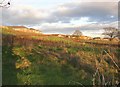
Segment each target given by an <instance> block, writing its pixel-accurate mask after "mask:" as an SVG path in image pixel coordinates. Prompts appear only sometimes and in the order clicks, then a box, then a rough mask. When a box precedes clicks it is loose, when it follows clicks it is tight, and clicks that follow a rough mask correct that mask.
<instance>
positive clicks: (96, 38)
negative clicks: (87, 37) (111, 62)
mask: <svg viewBox="0 0 120 87" xmlns="http://www.w3.org/2000/svg"><path fill="white" fill-rule="evenodd" d="M93 40H101V38H100V37H94V38H93Z"/></svg>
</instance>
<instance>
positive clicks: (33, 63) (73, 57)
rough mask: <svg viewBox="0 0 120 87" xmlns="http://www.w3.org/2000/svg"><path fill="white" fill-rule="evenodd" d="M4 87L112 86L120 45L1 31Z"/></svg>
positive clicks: (119, 79)
mask: <svg viewBox="0 0 120 87" xmlns="http://www.w3.org/2000/svg"><path fill="white" fill-rule="evenodd" d="M1 33H2V71H3V75H2V76H3V77H2V78H3V85H81V86H86V85H115V84H117V83H119V82H120V74H119V72H120V68H119V67H120V65H119V64H120V56H119V54H120V48H119V46H120V44H119V43H116V42H111V41H95V40H81V39H79V38H76V39H72V38H66V37H62V38H60V37H57V36H45V35H41V34H35V33H32V34H31V33H24V32H17V31H15V30H13V29H12V28H9V29H6V28H3V29H2V32H1Z"/></svg>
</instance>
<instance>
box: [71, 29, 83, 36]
mask: <svg viewBox="0 0 120 87" xmlns="http://www.w3.org/2000/svg"><path fill="white" fill-rule="evenodd" d="M72 35H73V36H82V32H80V31H79V30H75V32H74V33H73V34H72Z"/></svg>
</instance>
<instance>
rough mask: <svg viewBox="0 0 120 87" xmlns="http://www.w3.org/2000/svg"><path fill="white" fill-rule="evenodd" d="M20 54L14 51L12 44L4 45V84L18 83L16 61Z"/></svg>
mask: <svg viewBox="0 0 120 87" xmlns="http://www.w3.org/2000/svg"><path fill="white" fill-rule="evenodd" d="M17 58H18V56H16V55H14V53H13V52H12V46H3V47H2V85H17V82H18V81H17V70H16V67H15V62H16V60H17Z"/></svg>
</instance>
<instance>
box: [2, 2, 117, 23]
mask: <svg viewBox="0 0 120 87" xmlns="http://www.w3.org/2000/svg"><path fill="white" fill-rule="evenodd" d="M59 8H60V9H61V10H59ZM62 8H65V9H62ZM117 8H118V6H117V2H84V3H66V4H63V5H60V6H58V7H56V8H53V9H52V10H53V11H51V10H41V9H31V8H29V9H28V8H27V9H26V8H22V9H20V8H14V9H7V10H6V9H3V12H2V14H3V16H2V18H3V24H4V25H6V24H8V25H35V24H41V23H45V22H46V23H53V22H59V21H61V22H63V23H69V22H70V21H71V20H72V19H75V20H78V19H79V18H81V17H89V18H90V20H89V21H97V22H105V21H109V22H112V21H116V20H117ZM44 13H45V15H46V14H48V16H44ZM41 15H42V16H41ZM110 16H114V18H110Z"/></svg>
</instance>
